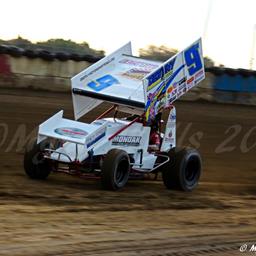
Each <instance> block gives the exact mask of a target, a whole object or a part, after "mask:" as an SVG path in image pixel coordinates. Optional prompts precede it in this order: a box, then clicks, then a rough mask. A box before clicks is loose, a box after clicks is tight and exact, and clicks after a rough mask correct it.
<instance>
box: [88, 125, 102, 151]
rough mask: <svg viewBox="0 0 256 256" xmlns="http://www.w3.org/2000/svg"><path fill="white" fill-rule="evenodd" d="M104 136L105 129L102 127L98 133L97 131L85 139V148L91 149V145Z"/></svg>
mask: <svg viewBox="0 0 256 256" xmlns="http://www.w3.org/2000/svg"><path fill="white" fill-rule="evenodd" d="M105 135H106V127H103V129H100V130H99V131H97V132H96V133H94V134H93V135H91V136H90V137H88V138H87V139H86V146H87V148H89V147H91V146H92V145H93V144H95V143H96V142H98V141H99V140H100V139H102V138H103V137H105Z"/></svg>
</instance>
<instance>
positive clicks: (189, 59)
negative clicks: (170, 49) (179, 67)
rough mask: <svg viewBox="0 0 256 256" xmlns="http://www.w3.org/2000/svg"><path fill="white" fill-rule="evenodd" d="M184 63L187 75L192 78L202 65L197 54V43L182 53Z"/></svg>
mask: <svg viewBox="0 0 256 256" xmlns="http://www.w3.org/2000/svg"><path fill="white" fill-rule="evenodd" d="M184 57H185V62H186V65H187V67H188V73H189V75H190V76H193V75H194V74H195V73H196V72H197V71H199V70H200V69H201V68H202V67H203V65H202V61H201V57H200V53H199V43H197V44H194V45H192V46H191V47H190V48H189V49H187V50H186V51H185V52H184Z"/></svg>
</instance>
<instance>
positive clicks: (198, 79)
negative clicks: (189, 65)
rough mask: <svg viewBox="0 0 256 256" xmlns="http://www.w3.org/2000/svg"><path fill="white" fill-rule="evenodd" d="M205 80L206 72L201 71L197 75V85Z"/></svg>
mask: <svg viewBox="0 0 256 256" xmlns="http://www.w3.org/2000/svg"><path fill="white" fill-rule="evenodd" d="M203 79H204V70H203V69H202V70H200V71H199V72H197V73H196V75H195V83H196V84H197V83H199V82H200V81H201V80H203Z"/></svg>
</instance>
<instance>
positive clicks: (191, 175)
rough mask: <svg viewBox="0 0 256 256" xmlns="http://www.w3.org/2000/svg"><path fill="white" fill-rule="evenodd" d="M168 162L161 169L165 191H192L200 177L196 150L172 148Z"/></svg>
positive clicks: (200, 165)
mask: <svg viewBox="0 0 256 256" xmlns="http://www.w3.org/2000/svg"><path fill="white" fill-rule="evenodd" d="M168 155H169V157H170V161H169V162H168V163H167V164H166V165H165V166H164V167H163V171H162V178H163V182H164V185H165V186H166V188H167V189H176V190H183V191H191V190H193V189H194V188H195V187H196V186H197V184H198V182H199V178H200V175H201V168H202V160H201V157H200V154H199V153H198V151H197V150H196V149H192V148H183V149H177V148H173V149H171V150H170V151H169V153H168Z"/></svg>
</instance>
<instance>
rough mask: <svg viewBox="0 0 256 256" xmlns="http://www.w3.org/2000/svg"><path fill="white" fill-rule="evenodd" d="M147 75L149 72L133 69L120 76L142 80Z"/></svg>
mask: <svg viewBox="0 0 256 256" xmlns="http://www.w3.org/2000/svg"><path fill="white" fill-rule="evenodd" d="M148 73H150V71H149V70H144V69H137V68H133V69H130V70H128V71H126V72H125V73H122V74H121V75H122V76H125V77H127V78H131V79H135V80H142V79H143V78H144V77H145V76H146V75H147V74H148Z"/></svg>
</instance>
